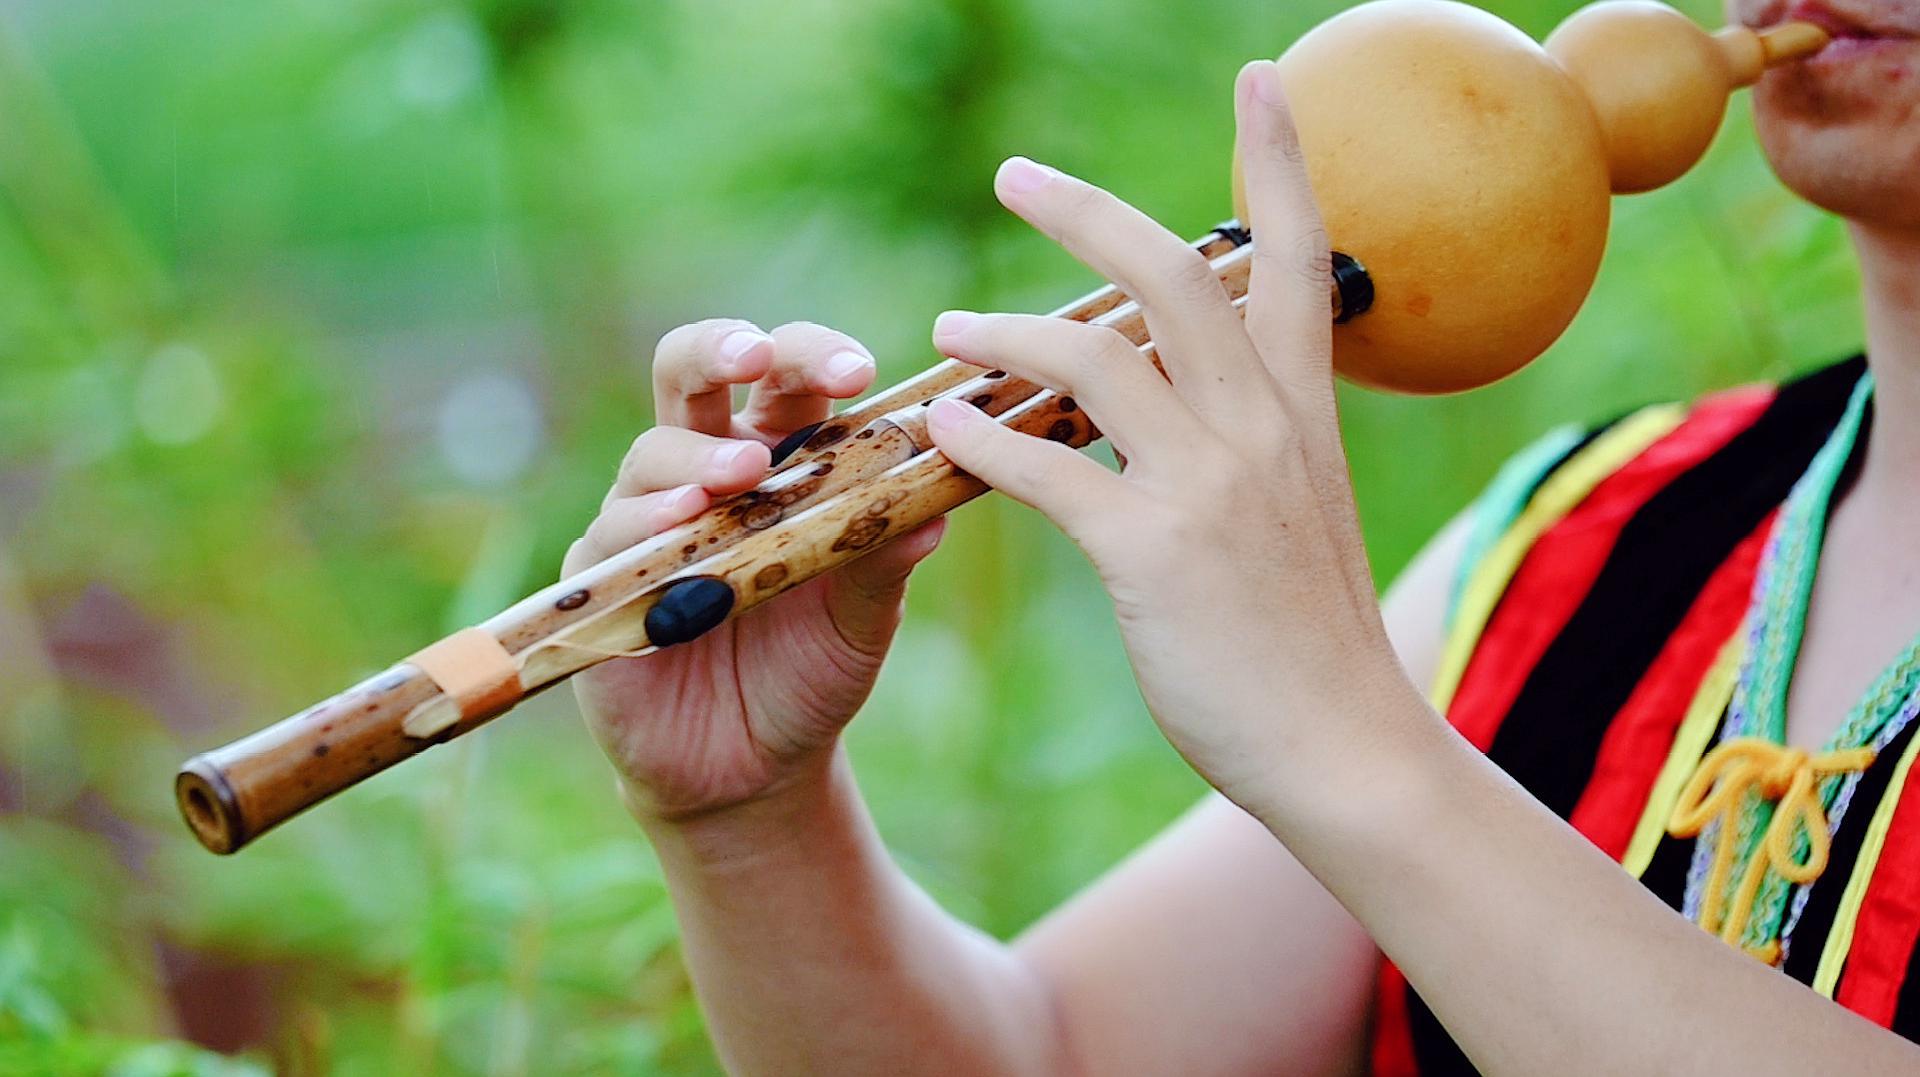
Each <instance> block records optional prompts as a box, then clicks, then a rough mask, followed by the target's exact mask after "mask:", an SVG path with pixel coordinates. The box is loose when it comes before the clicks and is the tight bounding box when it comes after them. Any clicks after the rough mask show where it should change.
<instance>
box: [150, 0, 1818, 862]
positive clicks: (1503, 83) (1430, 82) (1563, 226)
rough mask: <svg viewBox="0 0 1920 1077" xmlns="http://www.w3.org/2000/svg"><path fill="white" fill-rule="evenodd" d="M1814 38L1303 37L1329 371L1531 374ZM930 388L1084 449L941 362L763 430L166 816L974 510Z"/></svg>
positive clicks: (1444, 387)
mask: <svg viewBox="0 0 1920 1077" xmlns="http://www.w3.org/2000/svg"><path fill="white" fill-rule="evenodd" d="M1825 43H1826V35H1825V34H1824V33H1823V32H1821V31H1820V30H1819V29H1818V28H1815V27H1811V26H1808V25H1806V24H1800V23H1788V24H1784V25H1782V26H1779V27H1775V28H1772V29H1769V30H1766V31H1761V32H1754V31H1751V30H1747V29H1744V28H1738V27H1735V28H1729V29H1727V30H1723V31H1720V32H1719V33H1717V34H1712V35H1709V34H1707V33H1706V32H1705V31H1703V30H1700V29H1699V28H1698V27H1697V26H1695V25H1694V24H1693V23H1692V22H1691V21H1689V20H1687V19H1686V18H1685V17H1683V16H1680V15H1678V14H1677V13H1675V12H1673V11H1672V10H1671V9H1668V8H1665V7H1663V6H1661V5H1658V4H1655V3H1651V2H1649V0H1606V2H1603V3H1600V4H1596V5H1594V6H1592V7H1589V8H1586V9H1583V10H1582V11H1581V12H1578V13H1576V14H1575V15H1574V16H1573V17H1572V18H1571V19H1569V20H1568V22H1567V23H1565V24H1563V25H1562V27H1561V28H1560V29H1559V30H1556V31H1555V33H1554V35H1553V36H1552V37H1550V38H1549V39H1548V41H1547V44H1546V48H1545V49H1544V50H1543V49H1542V48H1541V46H1539V45H1537V44H1535V43H1533V42H1532V41H1531V40H1529V39H1528V38H1526V37H1525V35H1523V34H1520V33H1519V31H1517V30H1514V29H1513V28H1512V27H1511V26H1508V25H1507V24H1506V23H1504V22H1501V21H1500V20H1499V19H1497V18H1495V17H1493V16H1491V15H1488V14H1486V13H1484V12H1480V11H1478V10H1476V9H1473V8H1470V7H1467V6H1466V5H1464V4H1458V3H1453V2H1451V0H1374V2H1373V3H1368V4H1363V5H1361V6H1360V7H1357V8H1354V9H1351V10H1349V11H1347V12H1345V13H1343V14H1342V15H1339V16H1336V17H1335V18H1333V19H1331V20H1329V21H1328V22H1326V23H1324V24H1322V25H1321V26H1320V27H1318V28H1316V29H1315V30H1314V31H1312V32H1310V33H1308V34H1307V35H1306V36H1304V37H1302V38H1301V39H1300V41H1299V42H1297V43H1296V44H1295V45H1294V46H1293V47H1292V48H1291V49H1289V50H1288V51H1287V53H1286V54H1285V55H1283V56H1282V57H1281V60H1280V67H1281V76H1282V80H1283V83H1284V84H1285V87H1286V90H1287V94H1288V98H1289V100H1290V101H1291V102H1292V104H1293V112H1294V116H1295V122H1296V124H1297V126H1298V130H1299V134H1300V140H1301V146H1302V149H1303V150H1304V152H1305V155H1306V160H1307V165H1308V171H1309V174H1310V178H1311V180H1312V183H1313V186H1314V190H1315V192H1316V195H1317V196H1318V200H1319V201H1320V203H1321V207H1322V211H1323V216H1324V217H1325V219H1326V223H1327V227H1328V232H1329V234H1330V235H1331V236H1332V238H1333V241H1334V243H1335V245H1336V247H1338V248H1339V249H1340V250H1341V251H1344V252H1349V253H1337V254H1336V255H1335V256H1334V261H1333V266H1332V269H1333V272H1332V279H1331V281H1330V282H1329V288H1330V300H1331V307H1332V316H1333V318H1334V321H1335V323H1336V329H1335V334H1334V364H1335V367H1336V369H1337V370H1339V371H1340V373H1341V374H1342V375H1343V376H1345V377H1347V378H1349V379H1351V380H1355V381H1359V382H1362V383H1365V384H1371V385H1376V386H1381V387H1385V388H1389V389H1395V390H1399V391H1407V392H1443V391H1452V390H1457V389H1462V388H1470V387H1472V386H1474V385H1478V384H1484V383H1486V382H1488V381H1492V380H1495V379H1496V378H1498V377H1502V376H1504V375H1505V374H1506V373H1509V372H1511V371H1512V370H1514V369H1517V368H1518V367H1519V366H1520V365H1522V364H1524V363H1525V362H1527V361H1529V360H1531V359H1532V358H1533V357H1534V356H1535V355H1537V354H1538V353H1539V352H1540V351H1542V350H1544V348H1545V347H1546V346H1547V345H1548V344H1549V343H1551V341H1552V340H1553V339H1554V338H1555V337H1557V336H1558V334H1559V332H1560V331H1561V329H1563V328H1564V327H1565V325H1566V323H1567V321H1568V320H1570V319H1571V317H1572V314H1573V312H1574V311H1575V310H1577V309H1578V307H1579V305H1580V302H1581V301H1582V300H1583V299H1584V297H1585V295H1586V292H1587V290H1588V288H1589V287H1590V286H1591V283H1592V278H1593V274H1594V272H1595V271H1596V269H1597V266H1598V260H1599V251H1600V249H1601V247H1602V246H1603V245H1604V239H1605V230H1606V219H1607V199H1608V195H1609V192H1626V191H1634V190H1644V189H1648V188H1651V187H1655V186H1659V185H1660V184H1662V183H1665V182H1667V181H1668V180H1671V179H1673V178H1675V177H1677V176H1678V175H1680V174H1681V173H1683V172H1685V171H1686V170H1687V168H1689V167H1691V165H1692V164H1693V163H1694V161H1695V160H1697V159H1698V157H1699V156H1700V154H1701V153H1702V152H1703V151H1704V150H1705V148H1706V145H1707V142H1708V141H1709V140H1710V139H1711V138H1712V135H1713V132H1714V130H1715V129H1717V127H1718V124H1719V119H1720V116H1721V114H1722V113H1723V112H1724V110H1725V107H1726V98H1727V94H1728V93H1729V92H1730V91H1731V90H1733V89H1734V88H1737V87H1739V86H1743V85H1747V84H1748V83H1751V82H1752V81H1753V80H1754V79H1755V78H1757V77H1758V76H1759V74H1760V72H1761V71H1762V70H1764V69H1765V68H1766V67H1768V66H1770V65H1773V64H1778V63H1784V62H1788V61H1791V60H1794V59H1798V58H1801V57H1805V56H1808V55H1811V54H1813V53H1815V52H1817V51H1818V50H1819V49H1820V48H1821V47H1823V46H1824V45H1825ZM1623 72H1624V73H1623ZM1415 77H1418V78H1419V79H1421V80H1422V81H1421V82H1420V83H1417V84H1416V83H1413V82H1410V81H1409V80H1410V79H1412V78H1415ZM1489 99H1491V100H1492V102H1493V103H1494V104H1496V105H1498V107H1497V108H1489V107H1488V106H1487V102H1488V100H1489ZM1650 118H1651V119H1650ZM1383 162H1385V163H1384V164H1383ZM1389 166H1391V167H1389ZM1235 179H1236V185H1235V186H1236V202H1237V201H1238V200H1239V198H1238V176H1237V174H1236V177H1235ZM1388 181H1390V183H1391V186H1390V188H1383V186H1382V184H1383V182H1388ZM1242 215H1243V216H1244V209H1242ZM1437 239H1445V240H1446V241H1447V242H1446V243H1445V244H1440V243H1437V242H1436V240H1437ZM1195 246H1196V249H1197V250H1198V251H1199V252H1200V253H1201V254H1202V255H1203V256H1205V257H1207V258H1209V259H1210V260H1211V264H1212V267H1213V269H1214V271H1215V273H1216V274H1217V275H1218V277H1219V279H1220V281H1221V284H1222V287H1223V288H1224V289H1225V290H1226V292H1227V294H1228V296H1229V297H1230V298H1231V299H1232V300H1233V301H1234V302H1235V304H1236V306H1238V305H1240V304H1243V303H1244V299H1245V295H1246V290H1247V281H1248V271H1249V266H1250V263H1251V257H1252V252H1253V248H1252V244H1251V237H1250V236H1249V234H1248V232H1247V231H1246V230H1245V229H1243V228H1242V227H1240V226H1239V225H1238V223H1236V222H1230V223H1228V224H1226V225H1222V226H1220V227H1219V228H1217V229H1215V230H1214V232H1213V233H1211V234H1210V235H1208V236H1207V237H1205V238H1204V239H1202V240H1200V241H1199V242H1198V243H1197V244H1196V245H1195ZM1440 248H1443V249H1440ZM1350 255H1351V256H1350ZM1054 314H1055V316H1058V317H1064V318H1073V319H1077V320H1081V321H1089V322H1094V323H1097V324H1101V325H1105V326H1108V327H1110V328H1112V329H1113V330H1115V331H1116V332H1119V333H1121V334H1122V335H1124V336H1125V337H1126V338H1127V339H1128V340H1130V341H1132V342H1133V343H1134V344H1135V345H1137V346H1139V348H1140V349H1141V351H1142V352H1143V354H1144V356H1145V358H1146V359H1147V360H1148V361H1151V362H1154V363H1155V364H1156V365H1158V358H1157V356H1156V355H1155V354H1154V351H1153V346H1152V342H1151V341H1150V340H1148V339H1147V333H1146V327H1145V323H1144V320H1143V319H1142V317H1141V313H1140V310H1139V307H1138V306H1137V305H1136V304H1134V303H1132V302H1131V301H1129V300H1128V299H1127V297H1126V296H1124V295H1122V294H1121V293H1120V292H1119V291H1118V290H1117V289H1115V288H1113V287H1112V286H1108V287H1105V288H1101V289H1099V290H1097V291H1095V292H1093V293H1091V294H1090V295H1087V296H1086V297H1084V298H1082V299H1080V300H1079V301H1077V302H1075V303H1072V304H1069V305H1068V306H1066V307H1063V308H1061V309H1060V310H1058V311H1055V312H1054ZM944 395H952V396H956V397H960V398H962V399H966V400H968V401H970V402H972V403H974V404H975V405H976V406H978V407H980V408H981V409H982V410H983V411H985V412H987V413H988V414H989V415H993V416H996V417H997V421H999V422H1001V423H1002V424H1004V425H1006V426H1009V427H1011V428H1013V429H1016V430H1019V431H1022V432H1024V433H1028V434H1032V435H1035V436H1039V437H1046V438H1050V439H1052V440H1055V441H1058V442H1062V443H1064V444H1067V445H1072V446H1075V447H1079V446H1084V445H1086V444H1088V443H1090V442H1091V441H1093V440H1094V439H1095V438H1097V437H1098V436H1099V432H1098V431H1097V430H1095V429H1094V427H1093V425H1092V424H1091V423H1090V422H1089V421H1088V419H1087V416H1086V413H1085V412H1084V411H1082V410H1080V409H1079V407H1078V406H1077V405H1076V404H1075V402H1074V401H1073V399H1072V398H1071V397H1063V396H1060V395H1058V394H1056V393H1053V392H1050V391H1046V390H1043V389H1041V388H1040V387H1039V386H1036V385H1033V384H1030V383H1027V382H1024V381H1021V380H1020V379H1018V378H1013V377H1009V376H1007V375H1006V374H1004V373H1003V372H1000V371H988V372H979V371H978V370H977V368H974V367H971V366H968V365H966V364H962V363H959V362H956V361H952V360H948V361H946V362H943V363H940V364H938V365H936V366H934V367H932V368H930V369H929V370H927V371H926V372H924V373H922V374H921V375H919V376H917V377H915V378H912V379H910V380H909V381H907V382H905V383H902V384H901V385H899V386H896V387H895V388H893V389H890V390H887V391H885V392H882V393H879V394H877V395H875V396H873V397H870V398H869V399H867V400H866V401H864V402H862V403H860V404H859V405H857V406H855V407H854V408H852V409H850V410H849V411H846V412H843V413H842V414H840V415H838V416H835V417H833V418H831V419H829V420H827V421H825V422H823V423H820V424H816V426H814V427H810V428H808V429H807V430H804V431H801V432H800V433H799V434H797V435H796V436H795V437H793V438H790V439H788V441H787V442H785V443H783V444H782V445H781V446H779V448H778V449H776V452H775V460H776V470H775V471H774V472H773V473H772V474H771V475H770V476H768V478H767V479H765V480H764V481H763V482H761V483H760V484H759V485H758V486H757V487H756V488H754V489H752V490H749V491H747V492H746V493H743V494H739V495H736V496H733V497H729V498H725V499H722V500H720V501H718V502H717V503H716V504H714V505H712V506H711V507H709V508H708V510H707V511H706V512H704V513H702V514H700V515H699V516H698V517H696V518H694V519H693V520H691V521H689V522H687V523H685V524H682V525H680V526H678V527H675V528H671V529H669V530H667V531H665V532H662V533H661V534H659V535H656V536H654V537H652V538H650V539H648V540H646V541H645V542H642V543H640V544H639V545H637V546H634V547H632V548H631V549H628V550H626V551H624V552H622V553H619V554H616V555H615V556H613V557H611V558H608V559H607V560H605V561H603V562H601V563H600V564H598V565H595V566H593V567H592V568H589V569H587V570H585V571H583V572H580V573H578V574H576V575H574V576H571V577H569V578H567V579H565V580H562V581H560V582H558V583H556V584H554V585H553V586H551V587H548V588H546V589H544V590H542V591H540V592H538V593H536V594H534V595H532V596H530V597H528V598H526V599H523V600H522V601H520V602H518V603H516V604H515V605H514V606H512V607H511V608H509V609H507V610H506V611H504V612H502V613H500V614H498V615H496V616H494V617H492V618H490V619H488V620H487V621H485V622H484V623H482V624H480V625H477V626H474V627H471V628H468V629H464V630H462V631H460V632H456V633H454V634H453V635H452V636H449V637H447V638H446V639H444V640H441V641H439V642H437V643H435V644H433V645H431V646H429V647H427V648H426V649H424V650H422V651H420V652H418V653H417V654H415V655H413V656H411V657H409V658H408V659H406V660H404V661H402V662H400V663H398V664H396V665H394V666H393V667H391V668H390V669H388V670H386V671H385V672H382V673H380V674H378V675H376V676H374V677H371V678H369V679H368V680H366V681H364V682H362V683H360V684H358V685H355V686H354V687H352V688H349V689H347V690H346V691H344V692H341V693H340V694H339V695H336V696H334V697H332V698H331V699H327V700H324V701H322V702H320V703H318V704H315V705H314V706H312V707H309V708H308V709H306V710H304V711H301V712H300V713H298V714H295V715H293V716H292V717H290V718H287V719H284V720H282V721H281V722H279V723H277V724H275V725H273V726H270V727H268V728H266V729H264V730H261V731H260V732H258V733H255V734H253V735H252V736H249V737H246V738H244V739H242V740H239V741H235V742H234V743H232V744H228V745H226V746H225V747H221V748H217V749H214V750H212V751H209V752H205V753H203V754H201V755H198V756H195V757H194V758H192V759H190V760H188V761H187V762H186V763H185V764H184V765H183V766H182V768H181V770H180V772H179V774H178V776H177V777H176V780H175V792H176V796H177V799H178V801H179V804H180V809H181V813H182V815H183V816H184V817H185V819H186V822H187V824H188V825H189V827H191V829H192V830H193V833H194V834H195V835H196V836H197V837H198V838H199V839H200V841H201V843H202V844H204V845H205V846H206V847H207V848H208V849H210V850H212V851H214V852H216V853H230V852H232V851H234V850H236V849H238V848H240V847H241V846H243V845H245V844H246V843H247V842H249V841H251V840H253V839H254V838H257V837H258V836H259V835H261V834H263V833H265V832H266V831H267V830H269V829H271V828H272V827H274V826H276V825H278V824H279V823H281V822H283V821H285V820H286V819H288V818H291V817H292V816H293V815H295V814H298V813H299V812H301V811H303V810H305V809H306V808H308V807H311V806H312V805H314V804H316V803H318V802H320V801H321V800H324V799H326V798H327V797H329V796H332V795H333V794H335V793H337V792H339V791H341V790H343V789H346V788H348V787H349V786H352V785H353V784H355V783H357V782H359V781H361V780H363V779H365V778H367V777H370V776H372V775H373V774H376V773H379V772H380V771H382V770H385V769H386V768H388V767H390V766H392V765H394V764H395V763H398V762H400V761H402V760H404V759H407V758H409V757H411V756H414V755H417V754H418V753H420V752H422V751H424V750H426V749H427V748H429V747H431V746H433V745H435V744H440V743H444V742H445V741H447V740H449V739H451V738H453V737H457V736H460V735H462V734H464V733H467V732H470V731H472V730H473V729H475V728H478V727H479V726H480V725H482V724H484V723H486V722H487V721H489V720H490V719H492V718H494V717H497V716H498V715H500V714H503V713H505V712H506V711H507V710H509V709H511V708H512V707H513V706H514V705H515V704H517V703H518V702H519V701H521V700H522V699H524V698H526V697H527V696H529V695H532V694H534V693H537V692H539V691H542V690H543V689H545V688H548V687H550V686H552V685H554V684H557V683H559V682H560V681H562V680H564V679H566V678H567V677H570V676H572V675H573V674H575V673H577V672H579V671H580V670H582V669H586V668H588V667H589V666H592V665H594V664H596V663H598V662H602V661H605V660H607V659H608V658H611V657H616V656H622V655H632V654H641V653H645V652H647V651H650V650H653V649H657V648H659V647H664V646H671V645H673V644H677V643H682V642H686V641H688V640H691V639H694V638H696V637H698V636H699V635H700V634H701V633H703V632H706V631H708V630H710V629H712V628H713V627H715V626H716V625H718V624H720V623H722V622H723V621H725V620H726V619H727V618H729V617H731V616H735V615H737V614H739V613H740V612H742V611H744V610H747V609H750V608H752V607H753V606H756V605H759V604H760V603H762V602H765V601H767V600H768V599H771V598H773V597H775V596H777V595H779V594H780V593H782V592H784V591H786V590H788V589H789V588H792V587H795V586H798V585H799V584H801V583H803V582H805V581H806V580H809V579H812V578H813V577H815V576H818V575H820V574H821V573H823V572H827V571H830V570H832V569H833V568H836V567H838V566H840V565H842V564H845V563H846V562H848V561H850V560H852V559H854V558H856V557H859V556H860V555H861V554H863V553H864V552H866V551H868V550H870V549H872V548H874V547H875V546H877V545H879V544H881V543H883V542H885V541H887V540H888V539H890V538H893V537H895V536H898V535H900V534H903V533H905V532H907V531H909V530H912V529H913V528H915V527H917V526H919V525H920V524H922V523H925V522H926V521H928V520H931V519H933V518H934V517H936V516H939V515H941V514H943V513H945V512H948V511H950V510H951V509H953V508H955V507H957V506H959V505H961V504H964V503H965V502H967V501H969V500H971V499H972V498H974V497H977V496H979V495H980V494H981V493H983V492H984V491H985V487H984V486H983V484H981V483H980V482H979V480H977V479H975V478H973V477H972V476H970V475H968V474H966V473H965V472H962V471H960V470H958V469H957V468H955V467H954V466H953V465H952V464H951V463H950V462H948V461H947V459H946V457H945V456H943V455H942V454H941V453H939V452H938V451H937V450H935V449H934V448H933V446H932V442H931V440H930V439H929V438H928V436H927V432H926V422H925V417H924V416H925V409H926V405H927V404H928V403H929V402H930V401H931V400H933V399H935V398H937V397H940V396H944Z"/></svg>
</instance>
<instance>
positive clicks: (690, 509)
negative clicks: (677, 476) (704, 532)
mask: <svg viewBox="0 0 1920 1077" xmlns="http://www.w3.org/2000/svg"><path fill="white" fill-rule="evenodd" d="M711 501H712V498H711V497H710V496H709V495H708V494H707V492H706V491H705V490H704V489H701V487H700V486H699V485H698V484H695V483H688V484H687V485H684V486H676V487H674V488H673V489H671V490H659V491H655V492H654V493H650V494H642V495H640V496H638V497H622V498H610V499H609V500H608V501H607V503H606V504H605V505H603V506H602V507H601V509H600V515H599V516H597V517H595V518H594V521H593V522H592V523H591V524H588V525H587V533H586V534H584V535H581V536H580V538H579V539H578V540H576V541H575V542H574V544H573V545H572V546H571V547H569V548H568V550H567V557H566V560H565V561H564V562H563V563H562V564H561V566H560V574H561V575H562V576H571V575H573V574H574V573H576V572H579V571H582V570H584V569H587V568H591V567H592V566H594V565H597V564H599V563H600V562H602V561H605V560H606V559H607V558H609V557H612V556H613V555H614V554H616V553H619V552H620V551H621V550H624V549H626V548H627V547H629V546H632V545H635V544H636V543H638V542H640V541H641V540H643V539H647V538H651V537H652V536H654V535H656V534H659V533H660V532H662V531H665V530H666V529H667V528H669V527H672V526H673V525H675V524H679V523H684V522H686V521H687V520H689V519H691V518H692V517H693V516H694V515H695V514H696V513H698V512H700V511H702V510H703V509H705V508H706V507H707V505H708V504H710V503H711Z"/></svg>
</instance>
